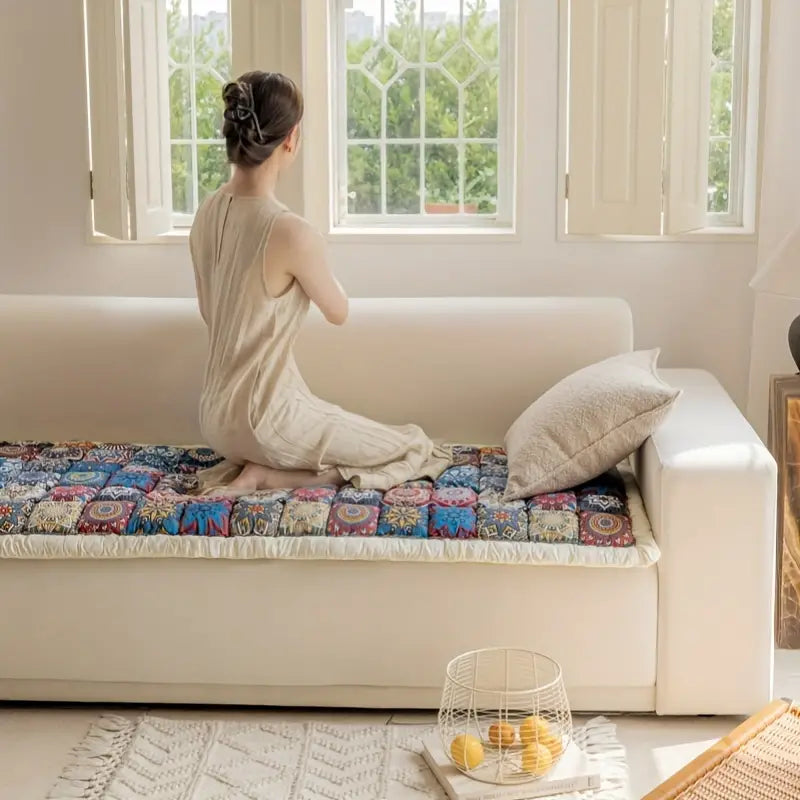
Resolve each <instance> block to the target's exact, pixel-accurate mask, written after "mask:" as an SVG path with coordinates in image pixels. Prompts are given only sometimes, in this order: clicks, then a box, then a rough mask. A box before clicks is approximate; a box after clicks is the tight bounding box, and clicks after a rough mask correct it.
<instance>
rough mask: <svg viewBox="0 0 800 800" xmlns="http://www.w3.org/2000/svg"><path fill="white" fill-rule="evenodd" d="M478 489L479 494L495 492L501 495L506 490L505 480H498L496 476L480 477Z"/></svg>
mask: <svg viewBox="0 0 800 800" xmlns="http://www.w3.org/2000/svg"><path fill="white" fill-rule="evenodd" d="M478 488H479V490H480V492H481V493H483V492H495V493H498V494H503V492H505V490H506V479H505V478H499V477H497V476H496V475H483V476H481V479H480V483H479V484H478Z"/></svg>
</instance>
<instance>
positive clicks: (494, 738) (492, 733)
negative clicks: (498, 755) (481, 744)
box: [489, 722, 517, 747]
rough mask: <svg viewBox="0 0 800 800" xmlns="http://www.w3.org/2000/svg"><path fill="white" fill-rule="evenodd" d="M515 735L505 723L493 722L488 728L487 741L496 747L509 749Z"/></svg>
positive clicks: (511, 728)
mask: <svg viewBox="0 0 800 800" xmlns="http://www.w3.org/2000/svg"><path fill="white" fill-rule="evenodd" d="M516 736H517V733H516V731H515V730H514V726H513V725H509V724H508V723H507V722H495V724H494V725H491V726H490V727H489V741H490V742H491V743H492V744H494V745H497V746H498V747H511V745H512V744H514V739H515V738H516Z"/></svg>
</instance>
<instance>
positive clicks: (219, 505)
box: [181, 500, 231, 536]
mask: <svg viewBox="0 0 800 800" xmlns="http://www.w3.org/2000/svg"><path fill="white" fill-rule="evenodd" d="M230 518H231V502H230V501H228V500H215V501H211V502H203V501H202V500H199V501H195V502H191V503H189V504H188V505H187V506H186V510H185V511H184V512H183V517H182V518H181V536H228V535H229V533H230Z"/></svg>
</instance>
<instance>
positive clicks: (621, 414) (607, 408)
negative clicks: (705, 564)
mask: <svg viewBox="0 0 800 800" xmlns="http://www.w3.org/2000/svg"><path fill="white" fill-rule="evenodd" d="M659 352H660V351H659V350H640V351H637V352H635V353H625V354H624V355H621V356H614V357H613V358H609V359H606V360H605V361H601V362H599V363H598V364H592V365H591V366H589V367H585V368H584V369H580V370H578V371H577V372H573V373H572V375H569V376H568V377H566V378H564V379H563V380H562V381H560V382H559V383H557V384H556V385H555V386H553V388H552V389H549V390H548V391H547V392H545V393H544V394H543V395H542V396H541V397H540V398H539V399H538V400H536V401H534V402H533V403H532V404H531V405H530V406H528V408H527V410H526V411H524V412H523V414H522V416H520V417H519V418H518V419H517V421H516V422H515V423H514V424H513V425H512V426H511V427H510V428H509V429H508V433H506V442H505V444H506V451H507V453H508V487H507V489H506V494H505V498H506V500H517V499H519V498H522V497H531V496H532V495H536V494H545V493H547V492H556V491H560V490H562V489H567V488H570V487H573V486H577V485H578V484H579V483H582V482H583V481H588V480H590V479H591V478H594V477H596V476H597V475H600V474H601V473H603V472H605V471H606V470H607V469H611V468H612V467H613V466H615V465H616V464H618V463H619V462H620V461H622V459H624V458H625V457H627V456H628V455H630V454H631V453H632V452H633V451H634V450H636V449H637V448H638V447H639V446H640V445H641V444H642V443H643V442H644V441H645V439H647V437H648V436H650V434H651V433H653V431H654V430H655V429H656V428H657V427H658V426H659V425H660V424H661V421H662V420H663V419H664V417H666V415H667V414H668V413H669V411H670V408H671V407H672V404H673V403H674V402H675V400H676V399H677V398H678V396H679V395H680V390H679V389H674V388H672V387H671V386H668V385H667V384H666V383H664V382H663V381H662V380H661V379H660V378H659V377H658V374H657V373H656V361H657V360H658V354H659Z"/></svg>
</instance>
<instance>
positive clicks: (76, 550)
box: [0, 442, 659, 567]
mask: <svg viewBox="0 0 800 800" xmlns="http://www.w3.org/2000/svg"><path fill="white" fill-rule="evenodd" d="M452 453H453V463H452V466H451V467H449V468H448V469H447V470H446V471H445V472H444V473H443V474H442V475H441V476H440V477H439V478H438V480H436V481H435V482H431V481H425V480H421V481H412V482H409V483H405V484H402V485H400V486H397V487H394V488H392V489H390V490H389V491H387V492H385V493H382V492H378V491H375V490H364V489H356V488H355V487H353V486H350V485H346V486H343V487H341V488H335V487H320V488H306V489H296V490H294V491H284V490H274V491H264V492H255V493H253V494H251V495H246V496H243V497H238V498H231V497H226V496H224V495H218V496H213V495H211V496H209V495H200V494H198V491H197V490H198V485H199V481H198V479H197V476H196V474H195V473H197V472H198V471H199V470H200V469H204V468H206V467H210V466H213V465H214V464H216V463H218V462H219V461H220V460H221V459H220V458H219V457H218V456H217V455H216V454H215V453H214V452H213V451H211V450H209V449H208V448H204V447H188V448H181V447H172V446H165V445H132V444H101V443H96V442H67V443H59V444H49V443H41V442H19V443H9V442H6V443H3V444H0V557H4V558H14V557H16V558H26V559H32V558H132V557H201V558H202V557H206V558H246V559H251V558H294V559H363V560H390V561H445V562H447V561H476V562H484V563H502V564H556V565H559V564H560V565H578V566H618V567H644V566H649V565H651V564H653V563H655V561H657V560H658V555H659V553H658V548H657V546H656V543H655V541H654V540H653V536H652V531H651V529H650V524H649V521H648V519H647V515H646V513H645V511H644V507H643V505H642V501H641V497H640V495H639V491H638V487H637V486H636V482H635V480H634V478H633V475H632V473H631V471H630V470H629V468H628V467H627V466H626V465H620V467H619V468H617V469H615V470H612V471H610V472H608V473H605V474H604V475H601V476H599V477H598V478H596V479H594V480H592V481H588V482H587V483H585V484H582V485H581V486H577V487H575V488H573V489H570V490H568V491H563V492H559V493H556V494H546V495H539V496H536V497H531V498H529V499H528V500H524V501H523V500H518V501H513V502H506V501H505V500H504V499H503V493H504V490H505V484H506V478H507V464H506V456H505V453H504V452H503V450H502V449H501V448H498V447H481V448H479V447H473V446H467V445H453V446H452Z"/></svg>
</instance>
